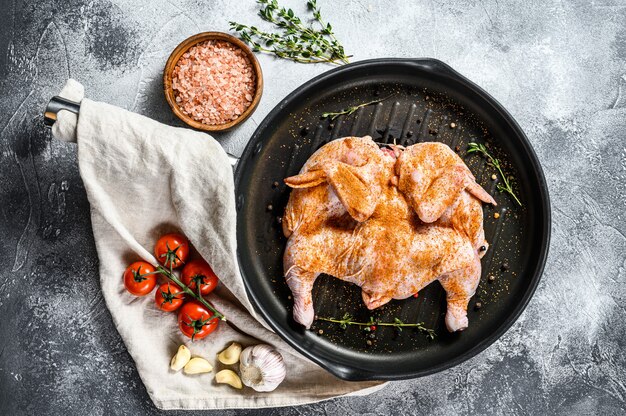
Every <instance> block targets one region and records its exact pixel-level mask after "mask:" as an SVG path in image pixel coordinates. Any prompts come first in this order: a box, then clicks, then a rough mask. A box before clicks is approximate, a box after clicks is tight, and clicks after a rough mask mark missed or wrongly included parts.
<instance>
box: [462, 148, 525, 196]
mask: <svg viewBox="0 0 626 416" xmlns="http://www.w3.org/2000/svg"><path fill="white" fill-rule="evenodd" d="M467 153H480V154H481V155H482V156H484V157H485V158H486V159H487V163H488V164H489V165H490V166H493V167H494V168H496V170H497V171H498V173H499V174H500V177H501V178H502V182H503V183H499V184H498V185H497V188H498V191H500V192H506V193H508V194H509V195H511V196H512V197H513V199H514V200H515V202H517V203H518V204H519V206H520V207H521V206H522V203H521V202H520V200H519V199H518V198H517V195H515V192H513V187H512V186H511V182H510V181H509V178H508V177H507V176H506V175H505V174H504V172H503V171H502V167H501V165H500V161H499V160H498V159H496V158H495V157H493V156H491V154H490V153H489V151H488V150H487V148H486V147H485V145H484V144H482V143H474V142H472V143H469V144H468V147H467Z"/></svg>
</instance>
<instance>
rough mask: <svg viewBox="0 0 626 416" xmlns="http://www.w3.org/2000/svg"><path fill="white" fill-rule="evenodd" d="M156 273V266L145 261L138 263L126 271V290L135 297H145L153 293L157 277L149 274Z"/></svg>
mask: <svg viewBox="0 0 626 416" xmlns="http://www.w3.org/2000/svg"><path fill="white" fill-rule="evenodd" d="M152 272H154V266H152V265H151V264H150V263H146V262H145V261H137V262H135V263H133V264H131V265H130V266H128V267H127V268H126V270H125V271H124V286H125V287H126V290H128V291H129V292H130V293H132V294H133V295H135V296H144V295H147V294H148V293H150V292H152V289H154V286H156V275H154V274H149V275H147V276H146V274H148V273H152Z"/></svg>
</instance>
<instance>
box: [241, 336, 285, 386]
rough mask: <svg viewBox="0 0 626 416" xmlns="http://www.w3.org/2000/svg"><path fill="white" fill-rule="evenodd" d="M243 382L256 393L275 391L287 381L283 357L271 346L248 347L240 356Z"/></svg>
mask: <svg viewBox="0 0 626 416" xmlns="http://www.w3.org/2000/svg"><path fill="white" fill-rule="evenodd" d="M239 372H240V373H241V381H242V382H243V384H245V385H246V386H248V387H252V388H253V389H254V390H256V391H261V392H265V391H273V390H274V389H276V387H278V385H279V384H280V383H282V381H283V380H284V379H285V376H286V375H287V370H286V368H285V362H284V361H283V356H282V355H280V353H279V352H278V351H276V350H275V349H274V348H272V347H271V346H269V345H265V344H260V345H255V346H254V347H248V348H246V349H245V350H243V351H242V352H241V355H240V356H239Z"/></svg>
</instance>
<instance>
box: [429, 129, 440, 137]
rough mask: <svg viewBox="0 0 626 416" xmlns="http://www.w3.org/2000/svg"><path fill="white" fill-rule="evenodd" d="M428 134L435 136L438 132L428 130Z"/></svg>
mask: <svg viewBox="0 0 626 416" xmlns="http://www.w3.org/2000/svg"><path fill="white" fill-rule="evenodd" d="M428 133H430V134H432V135H433V136H436V135H437V133H438V131H437V130H434V129H430V130H428Z"/></svg>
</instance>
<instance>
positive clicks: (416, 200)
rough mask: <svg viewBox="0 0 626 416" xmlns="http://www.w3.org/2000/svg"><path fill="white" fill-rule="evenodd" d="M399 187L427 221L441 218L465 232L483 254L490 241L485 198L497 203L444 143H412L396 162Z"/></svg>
mask: <svg viewBox="0 0 626 416" xmlns="http://www.w3.org/2000/svg"><path fill="white" fill-rule="evenodd" d="M395 171H396V174H397V175H398V176H399V180H398V189H400V191H401V192H402V193H403V194H404V195H405V197H406V198H407V199H408V200H409V202H410V204H411V206H412V207H413V209H415V212H416V213H417V215H418V216H419V218H420V219H421V220H422V221H423V222H425V223H432V222H434V221H437V220H439V223H440V224H442V225H451V226H453V227H454V228H455V229H456V230H457V231H459V232H462V233H464V234H465V235H466V236H467V237H468V238H469V239H470V240H471V242H472V244H473V246H474V248H476V249H480V248H481V247H483V246H484V249H483V250H480V252H481V257H482V255H484V254H485V252H486V250H487V247H488V244H487V242H486V241H485V233H484V231H483V209H482V204H481V201H482V202H485V203H488V204H493V205H497V204H496V201H495V200H494V199H493V197H492V196H491V195H489V194H488V193H487V192H486V191H485V190H484V189H483V188H482V187H481V186H480V185H478V184H477V183H476V179H475V178H474V175H473V174H472V172H471V171H470V170H469V168H468V167H467V166H466V165H465V163H464V162H463V160H462V159H461V158H460V157H459V156H458V155H457V154H456V153H454V152H453V151H452V149H450V147H448V146H446V145H445V144H443V143H436V142H426V143H417V144H414V145H412V146H409V147H407V148H406V150H404V151H403V152H402V154H400V156H399V157H398V161H397V163H396V165H395Z"/></svg>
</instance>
